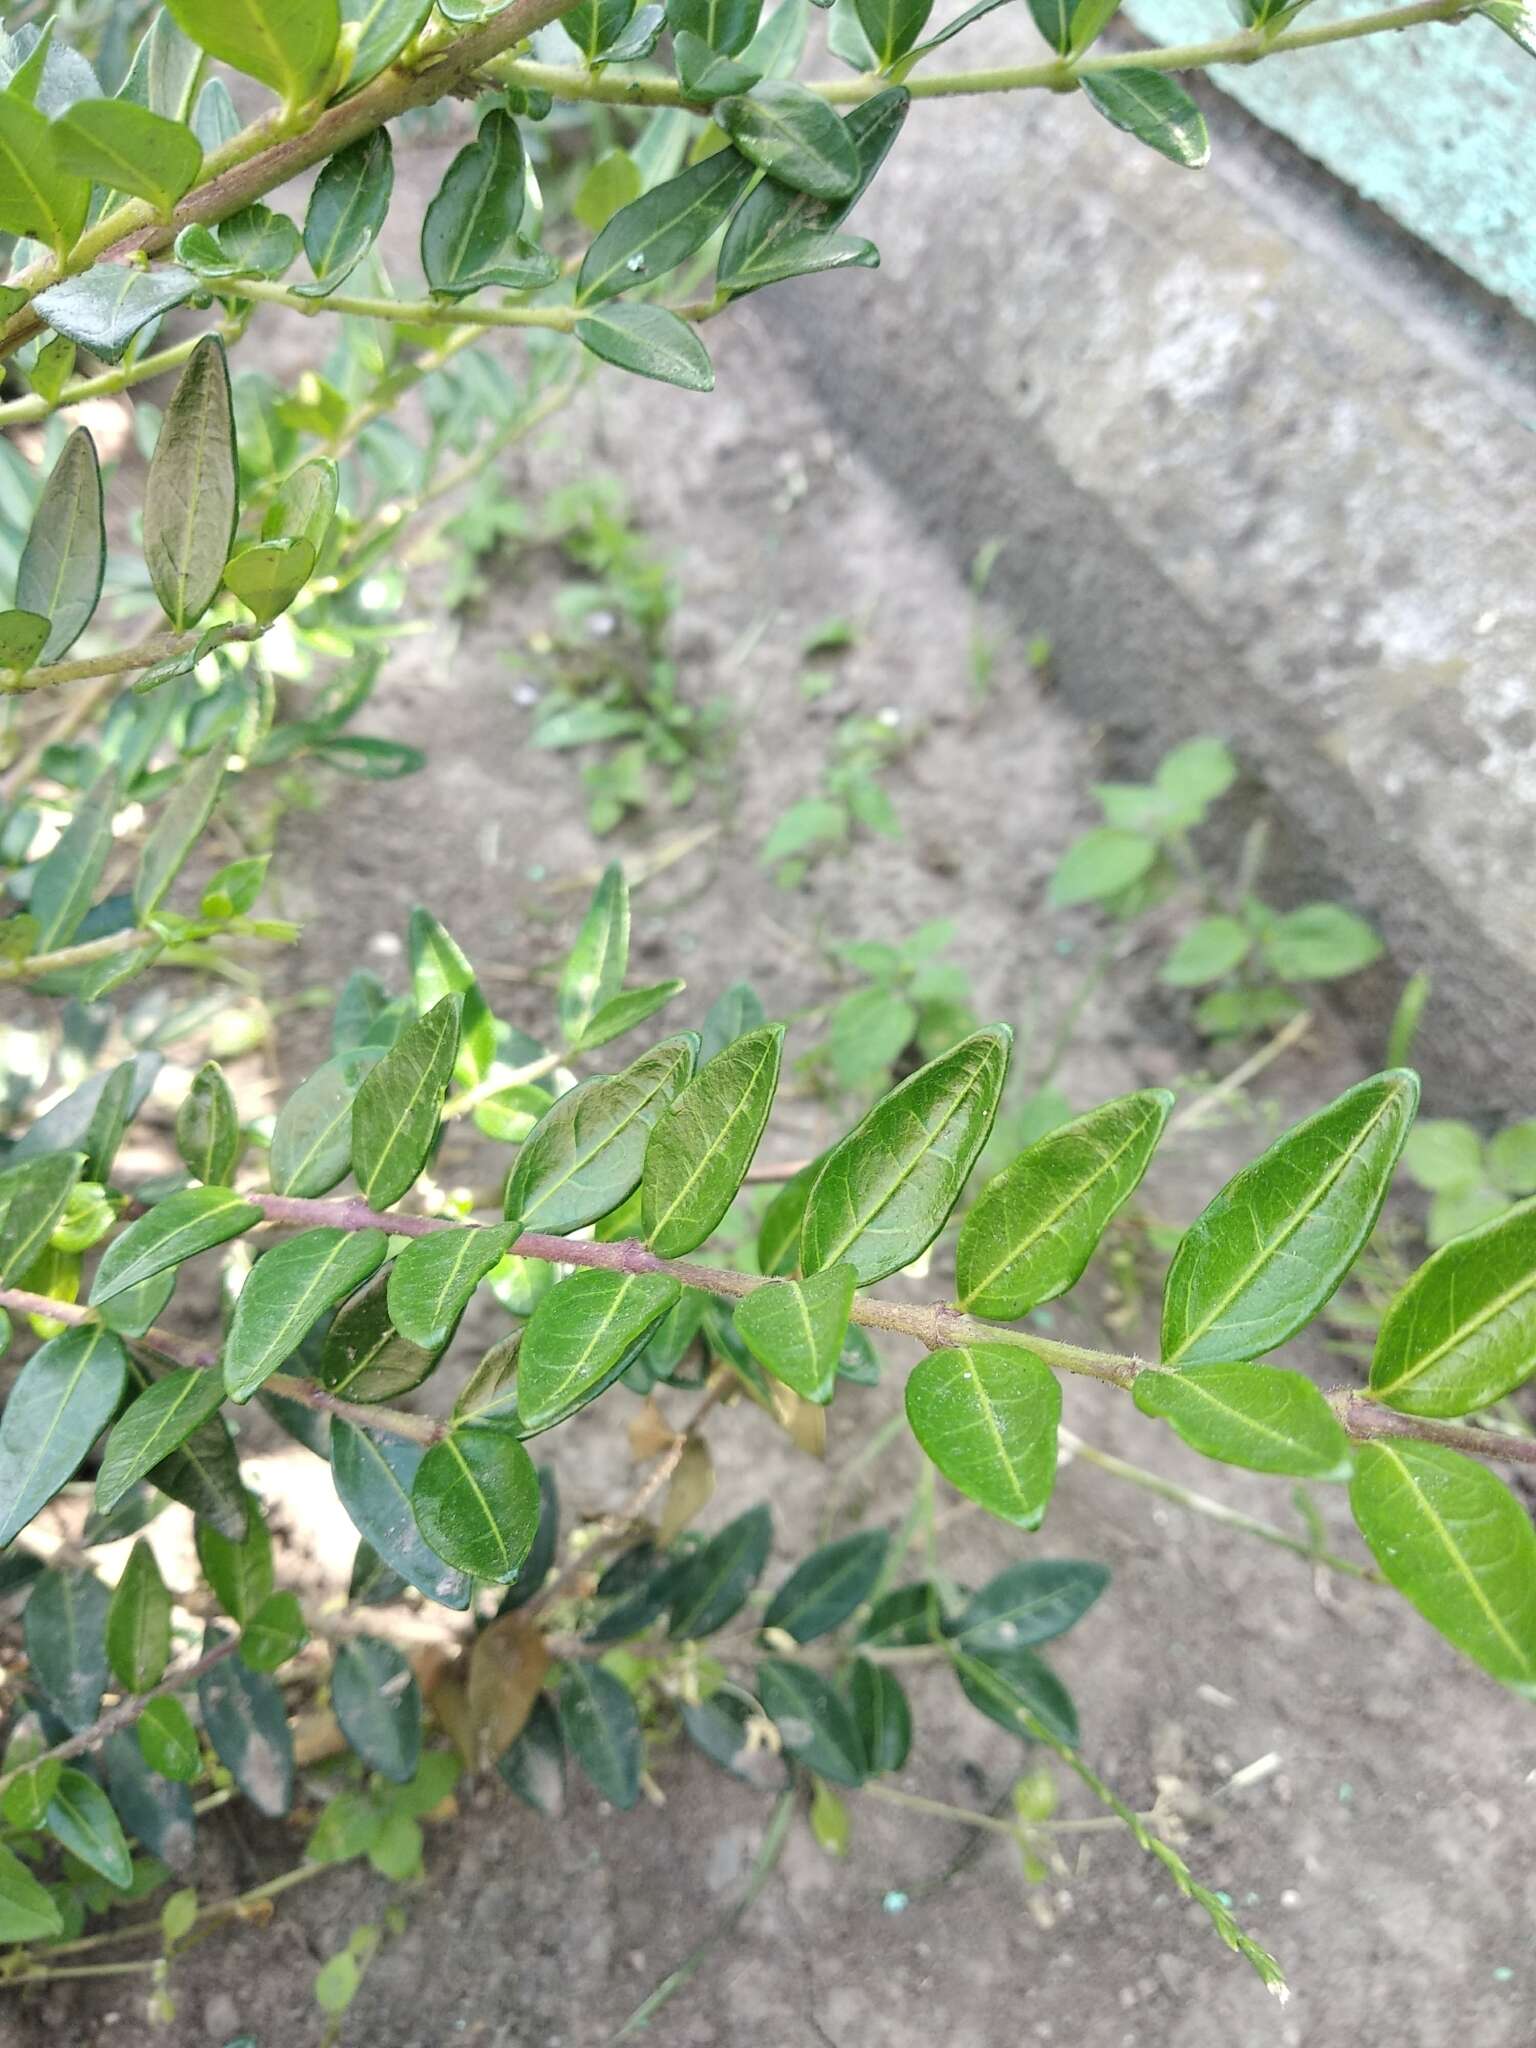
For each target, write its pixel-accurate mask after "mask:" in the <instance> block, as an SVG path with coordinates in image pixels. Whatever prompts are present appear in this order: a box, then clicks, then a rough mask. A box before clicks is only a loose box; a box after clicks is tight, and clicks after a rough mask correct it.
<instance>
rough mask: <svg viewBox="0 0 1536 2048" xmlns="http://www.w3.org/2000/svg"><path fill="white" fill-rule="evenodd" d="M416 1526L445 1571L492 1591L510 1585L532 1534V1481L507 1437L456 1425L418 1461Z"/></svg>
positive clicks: (518, 1448) (527, 1462) (535, 1491)
mask: <svg viewBox="0 0 1536 2048" xmlns="http://www.w3.org/2000/svg"><path fill="white" fill-rule="evenodd" d="M411 1506H412V1507H413V1508H414V1509H415V1512H416V1526H417V1527H418V1528H419V1529H420V1531H421V1533H422V1535H423V1536H424V1537H425V1538H426V1540H427V1542H428V1543H429V1544H430V1545H431V1546H432V1548H433V1549H434V1550H435V1551H436V1552H437V1554H438V1556H439V1557H441V1558H442V1559H444V1560H445V1562H446V1563H448V1564H451V1565H457V1567H458V1568H459V1570H460V1571H462V1572H468V1573H469V1574H471V1575H472V1576H473V1577H474V1578H477V1579H485V1580H487V1581H488V1582H489V1583H490V1584H491V1585H493V1586H505V1585H507V1584H508V1583H509V1582H510V1581H511V1580H513V1579H515V1578H516V1577H517V1574H518V1569H519V1567H520V1566H521V1565H522V1562H523V1560H524V1558H526V1557H527V1555H528V1552H529V1551H530V1550H531V1549H532V1547H533V1539H534V1536H535V1534H536V1533H537V1531H538V1526H539V1477H538V1474H537V1473H536V1472H535V1471H534V1469H533V1460H532V1459H531V1458H530V1457H529V1455H528V1453H527V1452H526V1451H525V1450H524V1449H523V1447H522V1445H521V1444H520V1443H519V1442H518V1440H517V1439H516V1438H515V1437H511V1436H508V1435H507V1433H506V1431H505V1430H502V1429H498V1428H496V1427H495V1425H494V1424H482V1425H479V1426H477V1425H476V1424H474V1423H467V1424H464V1423H461V1424H460V1425H459V1426H458V1427H457V1428H455V1429H454V1431H453V1432H452V1434H451V1435H449V1436H446V1437H444V1439H443V1441H442V1442H441V1443H437V1444H434V1445H433V1446H432V1448H431V1449H430V1450H429V1451H428V1452H427V1455H426V1456H425V1457H424V1458H423V1459H422V1461H421V1465H420V1468H419V1469H418V1471H417V1474H416V1479H415V1483H414V1484H413V1486H412V1488H411Z"/></svg>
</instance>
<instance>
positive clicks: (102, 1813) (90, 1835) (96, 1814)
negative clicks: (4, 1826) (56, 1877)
mask: <svg viewBox="0 0 1536 2048" xmlns="http://www.w3.org/2000/svg"><path fill="white" fill-rule="evenodd" d="M44 1825H45V1826H46V1827H47V1829H48V1832H49V1834H51V1835H52V1836H53V1838H54V1840H55V1841H56V1842H59V1843H61V1844H62V1845H63V1847H64V1848H66V1849H67V1850H68V1851H69V1853H70V1855H71V1856H77V1857H78V1858H79V1859H80V1861H81V1862H82V1863H84V1864H85V1865H86V1866H87V1867H88V1868H89V1869H91V1870H94V1871H95V1872H96V1873H97V1875H98V1876H100V1877H104V1878H105V1879H106V1880H107V1883H108V1884H112V1885H116V1886H117V1887H118V1889H119V1890H120V1891H126V1890H127V1888H128V1886H129V1884H130V1883H131V1881H132V1878H133V1864H132V1859H131V1858H130V1857H129V1854H128V1844H127V1842H126V1841H125V1840H124V1839H123V1830H122V1825H121V1823H120V1822H119V1820H118V1818H117V1815H116V1814H115V1813H114V1812H113V1811H112V1802H111V1800H110V1799H108V1797H107V1795H106V1793H105V1792H103V1791H102V1789H101V1787H100V1786H99V1785H98V1784H97V1783H96V1780H95V1779H94V1778H88V1777H87V1776H86V1775H85V1773H84V1771H77V1770H73V1769H70V1768H68V1767H66V1768H65V1769H64V1770H62V1771H61V1772H60V1773H59V1782H58V1786H57V1788H56V1789H55V1791H54V1795H53V1797H52V1799H51V1800H50V1801H49V1802H48V1817H47V1820H46V1822H45V1823H44Z"/></svg>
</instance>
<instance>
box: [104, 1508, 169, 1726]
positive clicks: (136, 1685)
mask: <svg viewBox="0 0 1536 2048" xmlns="http://www.w3.org/2000/svg"><path fill="white" fill-rule="evenodd" d="M107 1661H108V1662H109V1663H110V1664H111V1666H112V1675H113V1677H114V1678H115V1679H116V1680H117V1682H118V1684H119V1685H121V1686H122V1687H123V1688H124V1689H125V1690H126V1691H128V1692H148V1691H149V1689H150V1687H151V1686H155V1685H158V1684H159V1683H160V1681H161V1679H162V1678H164V1676H165V1671H166V1666H167V1665H168V1664H169V1663H170V1661H171V1596H170V1594H169V1593H168V1592H167V1591H166V1585H165V1581H164V1579H162V1578H161V1576H160V1567H159V1565H158V1564H156V1562H155V1553H154V1552H153V1550H151V1549H150V1547H149V1545H148V1544H147V1543H146V1542H145V1541H144V1539H143V1537H142V1536H141V1537H140V1538H139V1540H138V1542H137V1543H135V1544H134V1546H133V1548H132V1550H131V1551H130V1552H129V1553H128V1562H127V1564H125V1565H124V1566H123V1575H122V1577H121V1578H120V1579H119V1580H118V1582H117V1584H116V1585H115V1586H114V1587H113V1589H112V1604H111V1606H110V1607H109V1608H108V1609H107Z"/></svg>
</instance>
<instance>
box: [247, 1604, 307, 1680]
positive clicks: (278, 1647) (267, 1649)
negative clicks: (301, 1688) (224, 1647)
mask: <svg viewBox="0 0 1536 2048" xmlns="http://www.w3.org/2000/svg"><path fill="white" fill-rule="evenodd" d="M308 1641H309V1628H308V1625H307V1624H306V1622H305V1620H304V1610H303V1608H302V1607H300V1605H299V1596H298V1594H297V1593H290V1592H288V1591H286V1590H284V1591H282V1592H278V1593H269V1594H268V1595H267V1597H266V1599H265V1600H263V1601H262V1602H261V1603H260V1604H259V1605H258V1606H257V1607H256V1608H255V1609H254V1610H253V1612H251V1613H250V1614H248V1615H247V1616H246V1617H245V1621H244V1623H243V1624H242V1629H241V1636H240V1661H241V1663H242V1664H244V1666H245V1667H246V1669H247V1670H248V1671H276V1670H277V1668H278V1666H279V1665H281V1664H286V1663H287V1662H288V1660H289V1658H290V1657H296V1656H297V1655H298V1654H299V1652H300V1650H302V1649H303V1647H304V1645H305V1644H306V1643H307V1642H308Z"/></svg>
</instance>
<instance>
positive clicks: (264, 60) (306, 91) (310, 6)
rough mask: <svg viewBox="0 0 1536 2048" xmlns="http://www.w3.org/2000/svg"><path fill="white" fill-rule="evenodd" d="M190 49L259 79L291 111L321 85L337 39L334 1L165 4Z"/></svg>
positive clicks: (180, 0) (175, 0) (169, 0)
mask: <svg viewBox="0 0 1536 2048" xmlns="http://www.w3.org/2000/svg"><path fill="white" fill-rule="evenodd" d="M166 6H167V8H168V10H169V11H170V13H171V14H173V15H174V16H175V18H176V20H177V21H178V22H179V23H180V24H181V26H182V27H183V28H184V29H185V30H186V32H187V34H188V35H189V36H191V38H192V40H193V41H194V42H195V43H198V44H200V45H201V46H202V48H203V49H205V50H206V51H207V52H208V54H209V56H210V57H217V58H218V60H219V62H220V63H221V64H230V65H233V67H234V68H235V70H236V71H243V72H245V73H246V74H247V76H248V77H251V78H255V79H259V80H260V82H261V83H262V84H263V85H265V86H268V87H269V88H270V89H271V90H272V91H273V92H275V93H277V94H279V95H280V97H281V98H282V99H283V100H284V101H285V102H286V103H287V105H288V106H289V107H291V108H297V107H299V106H301V105H302V104H303V102H304V101H305V100H307V99H309V98H310V97H311V95H312V94H314V93H316V92H318V91H319V89H320V88H321V86H323V85H324V84H325V83H326V78H327V74H328V73H329V71H330V68H331V60H332V58H333V57H334V56H335V54H336V43H337V39H338V37H339V36H340V34H341V14H340V10H339V7H338V4H337V0H166Z"/></svg>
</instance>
